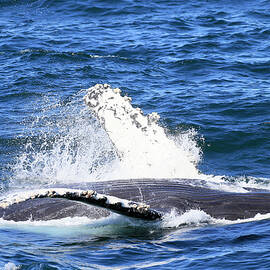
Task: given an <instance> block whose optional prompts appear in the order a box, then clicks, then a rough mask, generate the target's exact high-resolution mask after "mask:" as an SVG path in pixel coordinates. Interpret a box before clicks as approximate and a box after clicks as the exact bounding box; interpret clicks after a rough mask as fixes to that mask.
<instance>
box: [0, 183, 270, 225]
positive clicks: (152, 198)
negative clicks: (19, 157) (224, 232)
mask: <svg viewBox="0 0 270 270" xmlns="http://www.w3.org/2000/svg"><path fill="white" fill-rule="evenodd" d="M69 187H71V188H80V189H93V190H96V191H97V192H99V193H103V194H106V195H112V196H116V197H118V198H122V199H127V200H132V201H135V202H144V203H146V204H148V205H150V207H151V208H152V209H154V210H156V211H159V212H160V213H162V214H166V213H169V212H170V211H171V210H172V209H174V210H175V211H176V212H178V213H179V214H181V213H184V212H186V211H188V210H191V209H199V210H203V211H204V212H206V213H207V214H209V215H210V216H212V217H214V218H219V219H220V218H225V219H227V220H237V219H246V218H253V217H254V216H255V215H256V214H267V213H270V192H267V191H265V190H251V191H247V192H246V193H234V192H225V191H220V190H214V189H210V188H208V187H207V186H206V185H205V183H204V181H201V180H192V179H129V180H113V181H100V182H90V183H87V184H86V183H84V184H81V185H78V184H76V185H74V186H72V185H69ZM108 215H109V211H107V210H106V209H102V208H98V207H93V206H89V205H86V204H83V203H78V202H75V201H68V200H64V199H53V198H43V199H35V200H30V201H26V202H22V203H19V204H13V205H11V206H9V207H8V208H6V209H2V208H0V217H2V218H3V219H5V220H14V221H25V220H52V219H60V218H65V217H75V216H87V217H89V218H95V219H96V218H100V217H105V216H108Z"/></svg>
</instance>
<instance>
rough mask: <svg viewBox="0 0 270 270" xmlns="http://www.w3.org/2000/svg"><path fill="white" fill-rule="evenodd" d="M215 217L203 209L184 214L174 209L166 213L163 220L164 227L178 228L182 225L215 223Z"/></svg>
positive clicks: (162, 225) (194, 225)
mask: <svg viewBox="0 0 270 270" xmlns="http://www.w3.org/2000/svg"><path fill="white" fill-rule="evenodd" d="M214 220H215V219H214V218H212V217H211V216H210V215H208V214H207V213H205V212H204V211H202V210H196V209H194V210H189V211H187V212H185V213H183V214H182V215H180V214H178V213H177V212H176V211H174V210H172V211H171V212H170V213H168V214H166V215H164V217H163V220H162V222H161V227H162V228H178V227H182V226H193V227H196V226H202V225H203V224H209V223H213V221H214Z"/></svg>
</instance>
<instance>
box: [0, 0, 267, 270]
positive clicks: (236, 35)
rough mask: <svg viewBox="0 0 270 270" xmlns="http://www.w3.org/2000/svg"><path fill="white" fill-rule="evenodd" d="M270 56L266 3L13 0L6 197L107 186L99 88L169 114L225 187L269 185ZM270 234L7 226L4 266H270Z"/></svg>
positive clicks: (260, 226)
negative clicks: (96, 100) (57, 187)
mask: <svg viewBox="0 0 270 270" xmlns="http://www.w3.org/2000/svg"><path fill="white" fill-rule="evenodd" d="M269 52H270V5H269V1H264V0H258V1H250V0H246V1H241V0H240V1H230V0H218V1H213V0H208V1H207V0H190V1H164V0H156V1H136V0H118V1H115V0H111V1H109V0H95V1H94V0H93V1H90V0H0V63H1V65H0V83H1V86H0V90H1V91H0V167H1V169H0V180H1V182H0V192H1V197H5V195H6V194H7V193H10V192H12V191H13V190H27V189H31V188H32V187H38V188H42V187H46V186H48V185H51V184H54V183H56V184H59V183H61V184H69V183H74V182H76V183H81V182H84V181H91V179H95V178H102V175H103V173H104V171H105V168H106V169H107V165H108V164H112V160H113V159H114V150H113V149H112V148H111V146H110V147H107V145H106V144H105V143H104V137H103V136H105V135H104V134H105V133H104V134H103V133H102V132H101V131H100V132H95V129H94V128H93V126H94V125H95V124H94V122H93V119H92V118H93V116H92V115H91V114H90V112H89V110H88V109H87V108H86V105H85V104H84V102H83V96H84V95H85V94H86V93H87V90H85V89H88V88H89V87H92V86H93V85H95V84H97V83H102V84H103V83H107V84H110V85H111V86H112V87H119V88H120V89H121V90H122V93H123V94H126V95H128V96H130V97H132V104H133V106H134V107H139V108H141V109H142V110H143V112H144V113H145V114H148V113H151V112H157V113H158V114H159V115H160V125H161V126H162V127H163V128H164V129H165V130H166V133H167V134H168V136H171V137H173V138H176V140H178V143H179V145H180V147H182V148H181V149H184V150H183V151H184V152H185V153H186V156H184V159H185V160H188V161H190V162H191V163H192V164H193V165H194V168H195V169H196V171H197V172H198V174H199V175H203V176H204V177H205V179H208V180H209V179H210V181H211V183H215V184H216V186H215V187H217V186H220V188H221V189H222V188H223V187H225V186H226V188H227V190H230V191H234V190H240V189H241V188H242V187H253V188H254V187H255V188H264V189H270V166H269V163H270V154H269V153H270V143H269V137H270V136H269V135H270V77H269V74H270V56H269ZM161 155H162V153H161ZM149 162H151V160H150V161H149ZM164 162H165V163H166V162H167V163H171V162H172V160H165V161H164ZM133 165H134V164H133ZM134 166H135V167H136V164H135V165H134ZM181 166H184V165H183V163H180V164H179V168H182V167H181ZM184 169H185V168H184V167H183V170H184ZM106 172H107V171H106ZM118 177H119V178H121V177H123V178H126V177H127V175H122V174H121V173H119V175H118ZM130 177H133V175H130ZM176 177H177V175H176ZM200 215H202V216H200ZM178 218H179V217H178ZM170 222H172V223H173V220H171V221H170ZM170 224H171V223H170ZM269 225H270V221H269V217H268V218H267V217H266V218H264V217H262V218H260V217H257V218H255V219H252V220H247V221H245V222H228V221H226V220H223V221H222V220H220V221H216V222H213V221H212V220H211V219H210V220H209V219H205V216H204V215H203V213H197V215H196V214H194V216H193V217H191V218H190V217H189V218H188V219H187V220H184V221H183V222H179V224H176V225H175V224H174V223H173V224H172V225H171V226H170V225H169V226H165V227H160V226H156V225H153V224H149V223H147V222H145V223H144V222H141V221H135V220H132V219H128V218H124V217H121V216H118V215H112V216H111V217H109V218H107V219H104V220H101V221H90V220H88V219H87V218H77V219H76V218H67V219H64V220H54V221H47V222H46V221H37V222H32V221H31V220H29V221H27V222H12V221H5V220H3V219H0V239H1V241H0V268H1V269H44V270H45V269H238V270H239V269H245V270H246V269H270V252H269V251H270V226H269Z"/></svg>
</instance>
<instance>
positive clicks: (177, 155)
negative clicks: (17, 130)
mask: <svg viewBox="0 0 270 270" xmlns="http://www.w3.org/2000/svg"><path fill="white" fill-rule="evenodd" d="M86 91H87V92H88V93H87V92H86ZM120 92H121V91H120V89H117V88H116V89H112V88H111V87H110V86H108V85H96V86H94V87H91V88H90V89H88V90H81V91H80V92H79V93H78V94H76V95H74V96H73V97H72V98H70V99H69V100H68V102H61V101H59V100H54V99H53V98H47V99H45V100H43V103H42V100H40V101H39V102H40V104H38V105H37V109H36V111H37V112H36V113H35V114H34V115H33V120H32V122H30V121H29V120H28V122H30V126H28V128H27V129H26V136H27V138H28V139H27V141H26V143H25V146H24V149H23V151H22V154H21V155H20V156H18V158H17V162H16V164H15V165H14V166H13V175H14V176H13V179H14V180H15V181H14V182H15V183H19V186H20V185H21V184H20V182H21V181H23V183H24V184H23V185H27V184H31V185H32V184H35V185H36V187H37V188H38V186H41V187H42V186H44V184H52V183H75V182H89V181H97V180H99V181H100V180H113V179H124V178H147V177H149V178H150V177H151V178H182V177H184V178H199V177H200V174H199V172H198V170H197V168H196V165H197V164H198V162H199V161H200V157H201V156H200V154H201V153H200V149H199V148H198V147H197V144H196V141H195V139H194V137H195V135H196V134H195V132H194V131H192V130H190V131H188V132H186V133H182V134H180V135H179V136H178V137H177V138H169V136H167V134H166V132H165V129H164V128H163V127H161V126H160V125H159V124H158V123H157V122H158V119H159V115H158V114H157V113H152V114H149V115H143V113H142V111H141V109H139V108H134V107H133V106H132V105H131V103H130V101H131V98H129V97H126V96H125V97H123V96H121V95H120ZM86 93H87V94H86ZM85 94H86V96H85V98H84V99H85V102H86V104H87V105H88V107H87V106H85V104H83V102H82V96H83V95H85ZM40 108H42V109H41V110H40ZM89 108H90V110H89ZM93 114H94V115H95V117H93ZM102 127H103V128H102Z"/></svg>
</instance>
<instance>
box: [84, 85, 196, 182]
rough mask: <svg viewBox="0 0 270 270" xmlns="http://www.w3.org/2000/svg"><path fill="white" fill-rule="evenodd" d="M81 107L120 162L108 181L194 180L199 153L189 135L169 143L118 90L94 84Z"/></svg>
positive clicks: (152, 121) (155, 116)
mask: <svg viewBox="0 0 270 270" xmlns="http://www.w3.org/2000/svg"><path fill="white" fill-rule="evenodd" d="M84 100H85V103H86V104H87V105H88V106H89V108H90V109H91V110H92V111H93V112H94V113H95V116H96V117H97V118H98V120H99V122H100V123H101V125H102V126H103V127H104V129H105V130H106V132H107V134H108V136H109V137H110V139H111V141H112V143H113V144H114V146H115V148H116V150H117V152H118V154H119V156H120V162H119V164H118V166H117V167H115V168H114V171H113V172H110V178H119V177H121V178H143V177H149V178H150V177H152V178H173V177H174V178H177V177H179V178H198V177H199V172H198V170H197V168H196V164H197V163H198V162H199V160H200V150H199V148H198V147H197V146H196V143H195V142H194V141H193V140H192V136H191V135H190V134H189V136H188V135H187V134H185V136H184V135H183V136H182V138H181V139H180V142H178V143H176V142H175V141H174V140H172V139H170V138H169V137H168V136H167V135H166V133H165V130H164V128H162V127H161V126H160V125H159V124H158V120H159V115H158V114H157V113H155V112H153V113H151V114H148V115H143V113H142V110H141V109H140V108H134V107H133V106H132V105H131V103H130V102H131V98H130V97H127V96H124V97H123V96H121V90H120V89H119V88H115V89H112V88H111V87H110V86H109V85H107V84H104V85H101V84H97V85H95V86H94V87H91V88H89V89H88V94H87V95H86V96H85V97H84Z"/></svg>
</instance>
